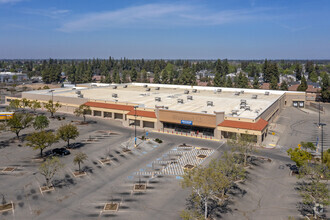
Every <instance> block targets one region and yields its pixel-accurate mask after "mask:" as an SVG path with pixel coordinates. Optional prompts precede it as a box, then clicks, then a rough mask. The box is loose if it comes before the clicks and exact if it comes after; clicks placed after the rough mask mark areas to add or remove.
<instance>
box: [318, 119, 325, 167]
mask: <svg viewBox="0 0 330 220" xmlns="http://www.w3.org/2000/svg"><path fill="white" fill-rule="evenodd" d="M326 125H327V124H325V123H320V124H319V126H321V162H322V163H323V127H324V126H326Z"/></svg>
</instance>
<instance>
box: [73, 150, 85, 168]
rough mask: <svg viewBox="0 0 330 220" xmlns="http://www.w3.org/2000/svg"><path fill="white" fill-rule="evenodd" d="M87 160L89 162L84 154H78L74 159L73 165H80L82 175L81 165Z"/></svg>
mask: <svg viewBox="0 0 330 220" xmlns="http://www.w3.org/2000/svg"><path fill="white" fill-rule="evenodd" d="M85 160H87V155H86V154H85V153H83V152H78V153H77V154H76V155H75V157H74V158H73V163H74V164H78V166H79V173H80V164H81V163H84V161H85Z"/></svg>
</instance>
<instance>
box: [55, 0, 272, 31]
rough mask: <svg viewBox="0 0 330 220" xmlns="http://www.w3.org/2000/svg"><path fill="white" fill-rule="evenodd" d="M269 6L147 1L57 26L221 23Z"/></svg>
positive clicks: (66, 28) (67, 28) (254, 14)
mask: <svg viewBox="0 0 330 220" xmlns="http://www.w3.org/2000/svg"><path fill="white" fill-rule="evenodd" d="M268 10H269V9H267V8H252V9H245V10H231V11H218V12H214V11H210V10H206V9H205V8H203V7H196V6H190V5H182V4H172V5H170V4H147V5H141V6H133V7H127V8H124V9H120V10H115V11H105V12H99V13H91V14H85V15H82V16H78V17H77V18H75V19H73V20H69V21H67V22H65V23H64V24H62V26H60V28H58V30H60V31H63V32H76V31H92V30H100V29H105V28H111V27H127V26H129V27H146V26H149V27H150V26H152V27H164V26H166V27H168V26H179V25H182V26H183V25H184V26H187V25H191V26H195V25H220V24H225V23H229V22H237V21H246V20H251V19H256V18H258V17H260V16H261V14H262V13H263V12H266V11H268ZM263 16H264V15H263Z"/></svg>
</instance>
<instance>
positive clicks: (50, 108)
mask: <svg viewBox="0 0 330 220" xmlns="http://www.w3.org/2000/svg"><path fill="white" fill-rule="evenodd" d="M44 107H45V109H47V111H48V112H49V113H50V115H51V117H52V118H53V117H54V114H55V113H56V112H57V110H59V109H60V108H61V107H62V105H61V104H60V103H59V102H56V103H55V104H54V102H53V100H49V101H48V102H47V103H44Z"/></svg>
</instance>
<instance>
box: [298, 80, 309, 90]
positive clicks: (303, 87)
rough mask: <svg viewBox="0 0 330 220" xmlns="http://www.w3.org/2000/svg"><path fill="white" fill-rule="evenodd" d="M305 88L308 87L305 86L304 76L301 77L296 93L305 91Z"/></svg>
mask: <svg viewBox="0 0 330 220" xmlns="http://www.w3.org/2000/svg"><path fill="white" fill-rule="evenodd" d="M307 88H308V85H307V81H306V78H305V76H302V78H301V83H300V85H299V86H298V88H297V91H303V92H305V91H306V90H307Z"/></svg>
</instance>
